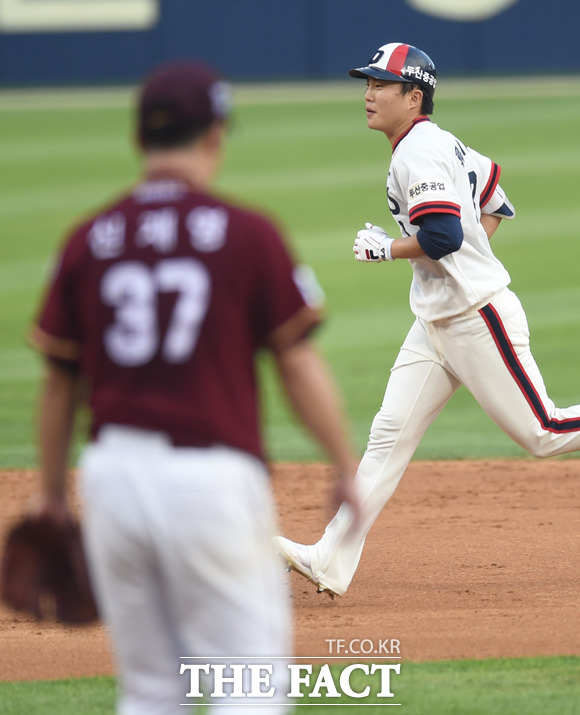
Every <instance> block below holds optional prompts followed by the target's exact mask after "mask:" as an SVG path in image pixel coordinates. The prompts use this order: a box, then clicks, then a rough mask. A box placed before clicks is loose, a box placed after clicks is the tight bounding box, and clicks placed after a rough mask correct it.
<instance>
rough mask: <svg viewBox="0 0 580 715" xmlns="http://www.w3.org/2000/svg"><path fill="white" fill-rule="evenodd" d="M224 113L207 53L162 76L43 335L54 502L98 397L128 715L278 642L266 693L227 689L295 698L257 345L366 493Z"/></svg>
mask: <svg viewBox="0 0 580 715" xmlns="http://www.w3.org/2000/svg"><path fill="white" fill-rule="evenodd" d="M228 111H229V89H228V86H227V85H226V84H224V82H223V81H222V80H221V79H220V78H219V77H218V75H217V74H216V73H215V72H214V70H212V69H210V68H207V67H205V66H204V65H200V64H197V63H194V62H182V63H177V64H170V65H167V66H163V67H161V68H159V69H158V70H157V71H156V72H154V73H153V74H152V75H151V76H150V77H149V78H148V80H147V82H146V84H145V86H144V88H143V91H142V93H141V95H140V99H139V106H138V140H139V144H140V147H141V149H142V153H143V161H144V177H143V179H142V180H141V181H140V182H139V183H138V184H137V185H136V186H135V187H134V188H132V189H131V190H129V191H128V192H127V193H126V194H125V195H123V196H122V197H120V198H119V199H118V200H117V201H115V202H114V203H113V204H112V205H111V206H109V207H108V208H106V209H105V210H103V211H102V212H100V213H99V214H98V215H97V216H95V217H93V218H91V219H89V220H88V221H85V222H84V223H82V225H81V226H79V227H78V228H77V229H76V230H75V231H74V232H73V233H72V235H71V236H70V237H69V238H68V240H67V241H66V243H65V245H64V248H63V250H62V252H61V255H60V258H59V261H58V264H57V268H56V271H55V273H54V276H53V278H52V281H51V283H50V286H49V288H48V292H47V296H46V298H45V300H44V302H43V306H42V309H41V311H40V316H39V319H38V322H37V324H36V326H35V327H34V329H33V333H32V339H33V342H34V344H35V345H36V347H37V348H39V349H40V350H41V351H42V352H43V353H44V354H45V356H46V358H47V361H46V379H45V383H44V388H43V391H42V400H41V407H40V415H39V417H40V452H41V465H40V466H41V475H42V485H43V486H42V497H43V499H42V505H41V507H40V511H41V512H42V511H44V512H46V513H52V514H55V513H59V514H62V515H63V518H67V515H68V507H67V502H66V498H65V472H66V463H67V454H68V450H69V445H70V441H71V432H72V424H73V418H74V413H75V409H76V403H77V395H78V394H79V387H80V386H81V385H82V386H83V387H84V390H85V392H86V395H87V397H88V404H89V407H90V410H91V413H92V421H91V438H92V439H91V442H90V444H89V445H88V446H87V447H86V449H85V450H84V452H83V455H82V459H81V493H82V497H83V505H84V524H83V526H84V534H85V541H86V546H87V552H88V559H89V565H90V569H91V574H92V577H93V580H94V586H95V590H96V596H97V600H98V604H99V608H100V612H101V615H102V618H103V621H104V623H105V624H106V625H107V627H108V629H109V631H110V634H111V638H112V643H113V649H114V654H115V658H116V662H117V666H118V670H119V674H120V681H121V683H120V685H121V688H120V699H119V706H118V707H119V712H120V713H122V714H123V715H137V714H138V715H170V714H171V713H181V712H184V708H183V707H181V705H180V704H181V703H184V702H188V701H187V700H186V693H188V692H189V691H190V687H191V682H195V681H191V678H190V676H191V672H192V671H191V669H190V670H187V669H185V672H184V675H183V676H182V677H180V666H182V665H183V664H184V663H185V664H187V665H190V666H197V665H200V666H203V667H205V668H207V667H208V666H207V665H205V664H207V663H208V659H212V660H211V662H212V664H215V665H220V664H221V665H222V666H223V665H226V664H229V663H230V662H232V661H230V659H232V658H238V659H239V658H242V659H245V660H241V661H240V660H234V661H233V663H234V664H235V665H238V666H240V665H241V666H244V664H246V663H248V662H251V661H248V659H252V658H259V659H260V660H259V662H260V663H264V662H268V660H267V659H268V657H269V656H270V657H272V658H273V659H276V660H272V661H271V663H272V665H274V672H273V674H272V678H271V679H270V682H269V685H270V687H272V688H273V689H274V691H273V692H274V697H271V698H268V699H264V698H263V697H261V698H258V702H259V708H258V706H257V705H256V706H253V705H252V703H254V702H255V699H254V700H253V699H251V698H242V704H241V705H240V704H232V703H230V702H228V704H227V712H228V713H229V715H235V714H236V713H240V712H241V713H244V715H248V713H252V712H259V713H260V715H269V714H271V713H283V712H286V710H287V705H286V704H285V692H286V688H285V673H287V668H286V666H285V664H284V663H283V662H282V661H279V660H277V658H281V657H287V656H289V655H290V651H291V642H290V636H291V634H290V630H289V629H290V612H289V598H288V594H287V590H286V589H287V586H286V582H285V576H284V573H283V569H282V567H281V564H280V562H279V559H278V558H277V556H276V555H275V553H274V551H273V549H272V543H271V540H272V537H273V535H274V534H275V533H276V529H275V526H274V513H273V505H272V499H271V494H270V488H269V481H268V475H267V469H266V466H265V463H264V450H263V446H262V441H261V437H260V429H259V413H258V399H257V389H256V376H255V365H254V359H255V355H256V352H257V351H258V350H259V349H260V348H262V347H265V348H268V349H269V350H270V351H271V352H272V354H273V357H274V361H275V363H276V365H277V367H278V370H279V373H280V375H281V379H282V383H283V386H284V387H285V389H286V391H287V393H288V395H289V398H290V400H291V402H292V403H293V404H294V406H295V407H296V409H297V411H298V414H299V415H300V416H301V418H302V419H303V421H304V422H305V424H306V426H307V427H309V428H310V430H311V431H312V432H313V434H314V436H315V437H316V438H317V439H318V440H319V441H320V443H321V445H322V446H323V447H324V448H325V449H326V451H327V452H328V454H329V456H330V457H331V459H332V460H333V462H334V464H335V465H336V467H337V470H338V476H339V482H338V483H339V487H340V490H341V491H342V498H343V499H344V498H345V497H346V499H347V501H349V502H350V503H353V499H352V497H351V496H350V494H352V493H353V488H352V487H353V484H354V474H355V471H356V466H357V461H358V460H356V459H355V457H354V450H353V449H351V448H350V446H349V445H350V441H349V439H347V437H346V432H345V426H344V420H343V417H342V412H341V407H340V405H339V404H338V398H337V395H336V392H335V389H334V387H333V383H332V382H331V379H330V377H329V374H328V372H327V369H326V367H325V365H324V363H323V362H322V361H321V359H320V358H319V357H318V354H317V352H316V351H315V349H314V347H313V345H312V343H311V341H310V339H309V334H310V332H311V331H312V329H313V328H314V327H315V326H316V325H317V324H318V322H319V319H320V318H319V314H318V310H317V308H316V306H315V305H311V304H309V302H308V300H307V299H306V298H305V295H306V291H304V290H303V286H304V276H303V275H300V269H299V268H297V267H296V266H295V264H294V262H293V260H292V258H291V257H290V254H289V252H288V250H287V248H286V247H285V244H284V242H283V240H282V238H281V236H280V234H279V232H278V230H277V229H276V228H275V227H274V226H273V225H272V223H271V222H270V221H269V220H267V219H266V218H264V217H263V216H261V215H259V214H257V213H255V212H251V211H248V210H245V209H242V208H240V207H238V206H236V205H234V204H232V203H229V202H226V201H224V200H222V199H220V198H218V197H216V196H215V195H213V194H212V193H210V192H209V189H210V186H211V182H212V178H213V176H214V174H215V172H216V170H217V168H218V166H219V164H220V160H221V158H222V153H223V145H224V141H225V136H226V134H225V132H226V127H227V116H228ZM353 508H356V507H354V506H353ZM183 658H194V660H185V661H184V660H182V659H183ZM200 659H201V660H200ZM279 663H282V665H281V666H280V668H278V669H276V667H275V666H276V664H279ZM247 670H249V669H246V671H247ZM244 675H247V672H244ZM225 677H226V678H227V677H232V676H231V672H228V671H226V673H225ZM210 686H211V681H210ZM227 687H229V688H230V690H231V684H230V685H227ZM196 688H197V686H196ZM192 690H193V692H196V690H195V689H193V688H192ZM216 690H217V691H218V694H219V692H221V687H220V688H216ZM238 692H239V689H238ZM248 692H249V690H248V689H247V688H246V687H244V689H243V693H245V694H247V693H248ZM254 692H256V691H254ZM213 702H214V701H213V700H212V703H213ZM216 702H217V703H220V702H221V703H223V702H224V699H223V698H219V697H218V698H217V700H216ZM238 702H239V701H238Z"/></svg>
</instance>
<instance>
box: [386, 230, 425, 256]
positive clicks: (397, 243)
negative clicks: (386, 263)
mask: <svg viewBox="0 0 580 715" xmlns="http://www.w3.org/2000/svg"><path fill="white" fill-rule="evenodd" d="M424 255H425V251H424V250H423V249H422V248H421V246H420V244H419V241H418V240H417V237H416V236H405V237H404V238H396V239H395V240H394V241H393V243H392V245H391V256H392V257H393V259H395V258H421V256H424Z"/></svg>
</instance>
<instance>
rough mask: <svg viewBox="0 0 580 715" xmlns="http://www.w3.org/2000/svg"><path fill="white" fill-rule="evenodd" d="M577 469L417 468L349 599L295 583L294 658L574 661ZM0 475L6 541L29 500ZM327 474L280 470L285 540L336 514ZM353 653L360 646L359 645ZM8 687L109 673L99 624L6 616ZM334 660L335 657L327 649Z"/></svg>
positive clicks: (312, 469) (578, 635)
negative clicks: (373, 652) (374, 654)
mask: <svg viewBox="0 0 580 715" xmlns="http://www.w3.org/2000/svg"><path fill="white" fill-rule="evenodd" d="M579 483H580V461H576V460H570V461H537V460H530V461H508V462H503V461H502V462H499V461H489V462H415V463H412V464H411V466H410V467H409V469H408V471H407V474H406V475H405V477H404V479H403V480H402V482H401V485H400V486H399V488H398V490H397V492H396V493H395V495H394V497H393V498H392V499H391V501H390V503H389V505H388V507H387V508H386V509H385V511H384V512H383V513H382V515H381V516H380V517H379V519H378V520H377V522H376V524H375V526H374V527H373V529H372V530H371V532H370V535H369V538H368V539H367V544H366V547H365V550H364V553H363V556H362V559H361V563H360V566H359V569H358V571H357V573H356V576H355V578H354V581H353V583H352V585H351V587H350V589H349V591H348V593H347V594H346V595H345V596H343V597H342V598H337V599H335V600H334V601H331V600H330V599H329V598H328V596H326V595H325V594H317V593H316V592H315V588H314V586H312V585H311V584H309V583H308V582H307V581H305V580H304V579H301V577H299V576H298V575H296V574H294V573H293V574H291V575H290V582H291V586H292V592H293V600H294V606H295V621H296V654H297V655H299V656H308V657H314V656H318V657H324V656H328V655H336V654H337V647H338V643H337V641H338V639H341V641H342V644H341V645H342V649H343V650H342V651H341V653H340V655H345V657H346V658H350V659H351V660H352V659H356V654H355V653H352V652H351V653H350V654H347V653H346V652H345V649H347V648H349V644H350V647H351V649H354V650H357V649H361V641H364V640H365V639H368V641H366V642H365V643H362V648H364V649H368V648H370V647H371V645H370V643H371V641H372V644H373V646H375V647H377V646H378V647H381V648H384V650H383V651H382V655H388V654H389V653H387V652H386V651H387V649H389V648H393V647H394V646H396V642H397V641H398V642H399V643H400V653H397V652H396V651H394V650H393V651H392V654H394V655H399V654H400V655H402V656H403V659H408V660H415V661H419V660H433V659H446V658H488V657H500V656H504V657H512V656H528V655H566V654H575V655H580V619H579V618H578V614H579V613H580V572H579V569H578V564H579V563H580V540H579V532H580V501H579V499H578V493H579ZM34 484H35V477H34V474H32V473H31V472H21V471H7V472H2V473H0V495H1V499H0V533H2V534H4V532H5V529H6V527H7V525H8V524H9V523H11V522H12V521H13V520H14V519H15V518H16V517H17V516H18V514H20V513H21V511H22V509H23V508H24V505H25V504H26V502H27V500H28V498H29V495H30V494H31V493H33V491H34ZM330 487H331V478H330V473H329V470H328V468H327V467H325V466H324V465H278V466H276V468H275V470H274V489H275V494H276V499H277V502H278V506H279V512H280V521H281V531H282V533H283V534H284V535H286V536H288V537H290V538H293V539H296V540H301V541H303V542H306V543H309V542H312V541H313V540H316V539H317V538H318V537H319V536H320V534H321V532H322V530H323V528H324V526H325V524H326V521H327V519H328V518H329V516H330V515H331V514H330V512H329V511H328V509H327V507H326V500H327V496H328V494H329V491H330ZM351 642H352V643H351ZM0 644H1V645H0V680H17V679H21V680H24V679H41V678H42V679H44V678H46V679H48V678H66V677H79V676H85V675H86V676H88V675H99V674H110V673H112V672H113V665H112V660H111V656H110V652H109V648H108V643H107V639H106V636H105V633H104V630H103V628H102V627H101V626H94V627H90V628H83V629H75V628H64V627H62V626H60V625H48V624H44V623H38V622H36V621H34V620H33V619H29V618H23V617H21V616H19V615H17V614H14V613H12V612H10V611H8V610H7V609H5V608H3V607H0ZM331 649H332V650H331Z"/></svg>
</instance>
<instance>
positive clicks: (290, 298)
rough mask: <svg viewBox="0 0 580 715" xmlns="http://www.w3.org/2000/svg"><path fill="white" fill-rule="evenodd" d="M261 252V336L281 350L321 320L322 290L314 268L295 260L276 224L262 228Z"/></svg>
mask: <svg viewBox="0 0 580 715" xmlns="http://www.w3.org/2000/svg"><path fill="white" fill-rule="evenodd" d="M258 253H259V262H260V265H259V270H258V286H257V288H258V290H257V310H256V313H257V320H256V324H257V332H258V340H259V342H260V343H262V344H264V345H266V346H268V347H269V348H270V349H271V350H273V351H274V352H280V351H282V350H284V349H285V348H287V347H289V346H291V345H292V344H293V343H295V342H296V341H297V340H300V339H301V338H303V337H305V336H307V335H308V334H309V333H310V332H311V331H312V330H313V329H314V328H315V327H316V326H317V325H318V324H319V323H320V322H321V320H322V315H321V313H322V307H323V302H324V301H323V294H322V291H321V289H320V287H319V286H318V283H317V281H316V278H315V276H314V273H313V271H312V270H311V269H310V268H309V267H307V266H304V265H296V264H295V262H294V260H293V258H292V256H291V254H290V252H289V249H288V247H287V246H286V244H285V242H284V240H283V239H282V237H281V236H280V234H279V232H278V231H277V230H276V229H275V228H274V227H273V226H271V225H266V226H265V230H263V231H261V232H260V236H259V251H258Z"/></svg>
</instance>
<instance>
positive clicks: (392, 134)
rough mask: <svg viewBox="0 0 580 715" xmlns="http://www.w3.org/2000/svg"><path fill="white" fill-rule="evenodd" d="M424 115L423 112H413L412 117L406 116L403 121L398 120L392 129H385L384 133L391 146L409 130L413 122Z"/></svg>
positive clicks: (394, 145) (393, 146)
mask: <svg viewBox="0 0 580 715" xmlns="http://www.w3.org/2000/svg"><path fill="white" fill-rule="evenodd" d="M425 116H426V115H424V114H414V115H413V116H412V117H406V118H405V120H404V121H402V122H400V124H398V125H397V126H396V127H393V129H390V128H389V130H387V131H385V135H386V137H387V139H388V140H389V142H390V143H391V147H392V148H393V149H394V148H395V147H396V146H397V144H398V143H399V142H400V141H401V139H402V138H403V137H404V136H405V135H406V134H408V133H409V132H410V131H411V129H412V128H413V126H414V124H415V123H416V122H417V121H418V120H420V119H421V118H423V117H425Z"/></svg>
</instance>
